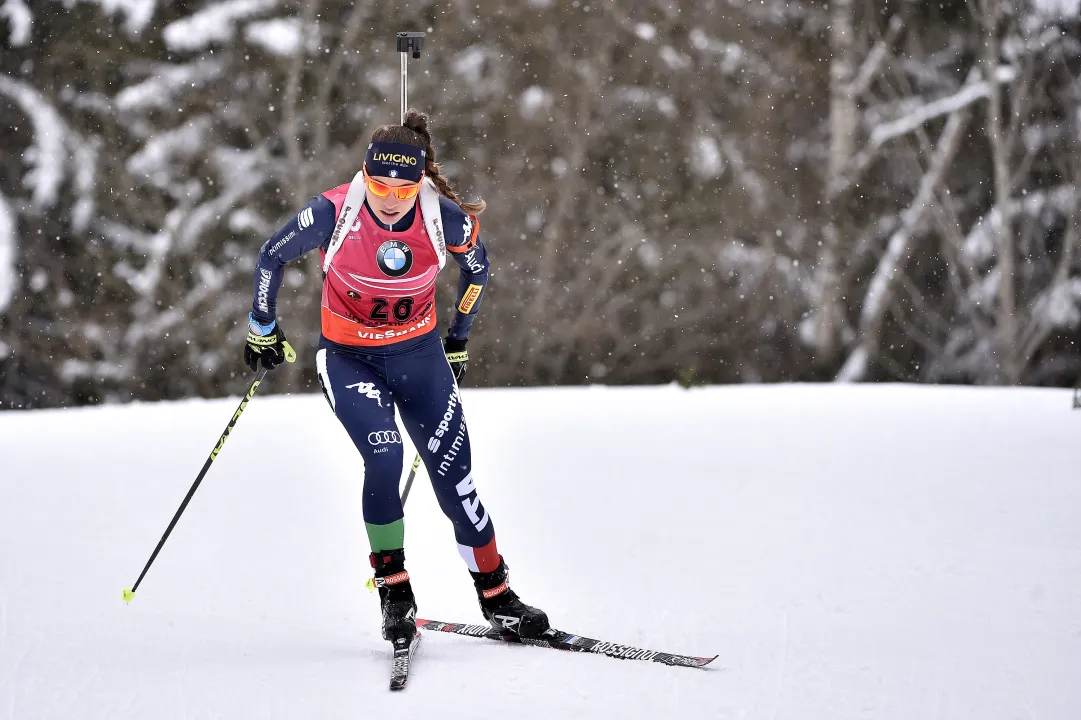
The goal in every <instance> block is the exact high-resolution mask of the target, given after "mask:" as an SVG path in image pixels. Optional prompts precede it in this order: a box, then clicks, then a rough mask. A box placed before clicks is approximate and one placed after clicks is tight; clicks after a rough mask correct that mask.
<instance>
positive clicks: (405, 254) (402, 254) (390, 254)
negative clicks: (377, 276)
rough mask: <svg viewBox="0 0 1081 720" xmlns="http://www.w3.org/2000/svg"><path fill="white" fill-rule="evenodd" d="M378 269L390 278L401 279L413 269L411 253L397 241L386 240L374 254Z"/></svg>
mask: <svg viewBox="0 0 1081 720" xmlns="http://www.w3.org/2000/svg"><path fill="white" fill-rule="evenodd" d="M375 262H376V264H377V265H379V269H380V270H382V271H383V272H384V273H386V274H387V275H390V276H391V277H401V276H402V275H405V274H406V273H407V272H409V268H411V267H413V251H412V250H410V249H409V246H408V245H406V244H405V243H403V242H401V241H399V240H387V241H386V242H385V243H383V244H382V245H380V246H379V249H378V250H377V251H376V252H375Z"/></svg>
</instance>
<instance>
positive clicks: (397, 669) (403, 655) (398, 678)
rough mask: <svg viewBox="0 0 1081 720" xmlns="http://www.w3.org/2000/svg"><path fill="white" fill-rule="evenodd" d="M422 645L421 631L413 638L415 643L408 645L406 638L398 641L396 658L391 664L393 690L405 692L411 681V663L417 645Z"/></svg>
mask: <svg viewBox="0 0 1081 720" xmlns="http://www.w3.org/2000/svg"><path fill="white" fill-rule="evenodd" d="M419 644H420V631H419V630H418V631H417V634H416V635H414V636H413V641H412V642H411V643H409V644H408V645H406V644H405V638H401V639H399V640H398V644H397V646H396V647H395V648H394V658H393V660H392V661H391V664H390V689H391V690H404V689H405V684H406V682H408V681H409V661H410V660H411V659H412V658H413V653H414V652H415V651H416V649H417V645H419Z"/></svg>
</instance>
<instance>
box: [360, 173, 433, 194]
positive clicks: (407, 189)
mask: <svg viewBox="0 0 1081 720" xmlns="http://www.w3.org/2000/svg"><path fill="white" fill-rule="evenodd" d="M364 181H365V182H366V183H367V185H368V192H370V193H371V194H372V195H375V196H376V197H381V198H385V197H387V196H388V195H390V194H391V193H394V197H396V198H398V199H399V200H412V199H413V198H415V197H416V196H417V193H418V192H420V183H419V182H415V183H410V184H409V185H387V184H386V183H381V182H379V181H378V180H374V179H373V178H372V176H371V175H369V174H368V168H367V166H365V167H364Z"/></svg>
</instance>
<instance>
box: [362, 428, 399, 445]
mask: <svg viewBox="0 0 1081 720" xmlns="http://www.w3.org/2000/svg"><path fill="white" fill-rule="evenodd" d="M401 442H402V436H401V435H399V434H398V433H396V432H395V431H393V430H379V431H378V432H370V433H368V443H369V444H371V445H388V444H390V443H398V444H401Z"/></svg>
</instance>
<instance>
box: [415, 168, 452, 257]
mask: <svg viewBox="0 0 1081 720" xmlns="http://www.w3.org/2000/svg"><path fill="white" fill-rule="evenodd" d="M420 214H421V215H423V216H424V229H425V230H427V231H428V239H429V240H430V241H431V242H432V247H433V248H435V254H436V255H437V256H439V269H440V270H442V269H443V266H444V265H446V264H447V241H446V237H445V236H444V235H443V211H442V209H441V208H440V207H439V190H437V189H436V187H435V183H433V182H432V181H431V180H429V179H428V178H427V177H425V178H424V184H423V185H421V186H420Z"/></svg>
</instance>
